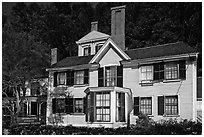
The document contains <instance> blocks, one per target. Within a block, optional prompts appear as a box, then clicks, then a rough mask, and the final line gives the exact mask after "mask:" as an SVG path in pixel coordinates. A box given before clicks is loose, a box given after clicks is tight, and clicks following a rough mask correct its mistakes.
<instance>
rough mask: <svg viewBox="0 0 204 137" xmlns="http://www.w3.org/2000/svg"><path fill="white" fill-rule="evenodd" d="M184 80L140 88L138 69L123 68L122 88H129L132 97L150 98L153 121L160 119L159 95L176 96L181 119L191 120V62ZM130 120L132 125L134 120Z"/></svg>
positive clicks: (188, 63)
mask: <svg viewBox="0 0 204 137" xmlns="http://www.w3.org/2000/svg"><path fill="white" fill-rule="evenodd" d="M186 68H187V71H186V80H183V81H177V82H169V83H164V82H159V83H154V84H153V86H141V85H140V84H139V83H140V78H139V73H140V71H139V68H138V67H125V68H124V72H123V74H124V75H123V83H124V87H128V88H131V90H132V92H133V97H137V96H144V97H145V96H147V97H152V99H153V100H152V104H153V113H152V115H153V116H154V117H153V119H155V120H157V119H159V118H161V116H158V114H157V113H158V100H157V97H158V96H160V95H177V94H178V96H179V115H180V117H181V118H187V119H193V112H192V110H193V104H192V102H193V87H192V84H193V83H192V82H193V81H192V77H193V75H192V72H193V70H192V69H193V67H192V63H191V62H187V63H186ZM132 117H135V116H132ZM131 119H132V121H131V122H132V123H134V122H135V121H134V120H135V119H134V118H131Z"/></svg>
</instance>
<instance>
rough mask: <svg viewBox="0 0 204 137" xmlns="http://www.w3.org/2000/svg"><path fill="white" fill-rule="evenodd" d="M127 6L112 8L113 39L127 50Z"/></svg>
mask: <svg viewBox="0 0 204 137" xmlns="http://www.w3.org/2000/svg"><path fill="white" fill-rule="evenodd" d="M125 7H126V6H125V5H124V6H118V7H113V8H111V38H112V39H113V41H114V42H115V43H116V44H117V45H118V46H119V47H120V48H121V49H122V50H125Z"/></svg>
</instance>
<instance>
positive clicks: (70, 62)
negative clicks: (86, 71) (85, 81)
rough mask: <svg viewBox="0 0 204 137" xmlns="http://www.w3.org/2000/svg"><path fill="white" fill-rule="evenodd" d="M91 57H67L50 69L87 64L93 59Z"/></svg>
mask: <svg viewBox="0 0 204 137" xmlns="http://www.w3.org/2000/svg"><path fill="white" fill-rule="evenodd" d="M93 56H94V55H90V56H74V57H67V58H64V59H62V60H60V61H59V62H57V63H55V64H53V65H52V66H51V68H61V67H70V66H77V65H83V64H88V63H89V61H90V60H91V59H92V58H93Z"/></svg>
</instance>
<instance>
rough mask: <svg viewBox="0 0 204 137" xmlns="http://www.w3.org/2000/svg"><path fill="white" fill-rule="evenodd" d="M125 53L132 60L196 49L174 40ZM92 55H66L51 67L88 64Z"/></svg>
mask: <svg viewBox="0 0 204 137" xmlns="http://www.w3.org/2000/svg"><path fill="white" fill-rule="evenodd" d="M125 53H126V54H127V55H128V56H129V57H130V58H131V59H132V60H136V59H145V58H153V57H162V56H171V55H180V54H188V53H196V51H195V50H194V49H193V48H192V47H190V46H189V45H187V44H185V43H184V42H176V43H169V44H164V45H159V46H152V47H146V48H138V49H132V50H127V51H125ZM94 56H95V55H91V56H74V57H67V58H65V59H62V60H60V61H59V62H57V63H56V64H53V65H52V66H51V68H62V67H70V66H77V65H84V64H89V63H90V61H91V60H93V57H94Z"/></svg>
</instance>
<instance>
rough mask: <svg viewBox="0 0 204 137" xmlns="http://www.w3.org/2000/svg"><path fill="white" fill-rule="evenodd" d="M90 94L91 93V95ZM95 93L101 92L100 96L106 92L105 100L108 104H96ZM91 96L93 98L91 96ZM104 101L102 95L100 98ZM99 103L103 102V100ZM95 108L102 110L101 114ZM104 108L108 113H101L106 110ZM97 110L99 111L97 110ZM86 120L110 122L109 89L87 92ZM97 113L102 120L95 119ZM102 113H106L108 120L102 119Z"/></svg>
mask: <svg viewBox="0 0 204 137" xmlns="http://www.w3.org/2000/svg"><path fill="white" fill-rule="evenodd" d="M91 94H92V95H91ZM97 94H102V96H103V95H104V94H105V95H106V94H108V96H109V100H105V101H108V102H109V105H108V106H97V99H96V98H97V97H96V95H97ZM92 97H93V98H92ZM100 101H104V100H103V97H102V100H100ZM100 104H103V102H102V103H101V102H100ZM97 109H98V110H100V109H101V110H100V111H101V112H102V114H98V113H97ZM106 109H109V113H108V114H107V113H105V114H104V113H103V112H104V111H106ZM98 112H99V111H98ZM86 115H87V122H110V121H111V91H100V92H89V93H87V113H86ZM97 115H101V117H102V120H99V119H97ZM104 115H108V120H104Z"/></svg>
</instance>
